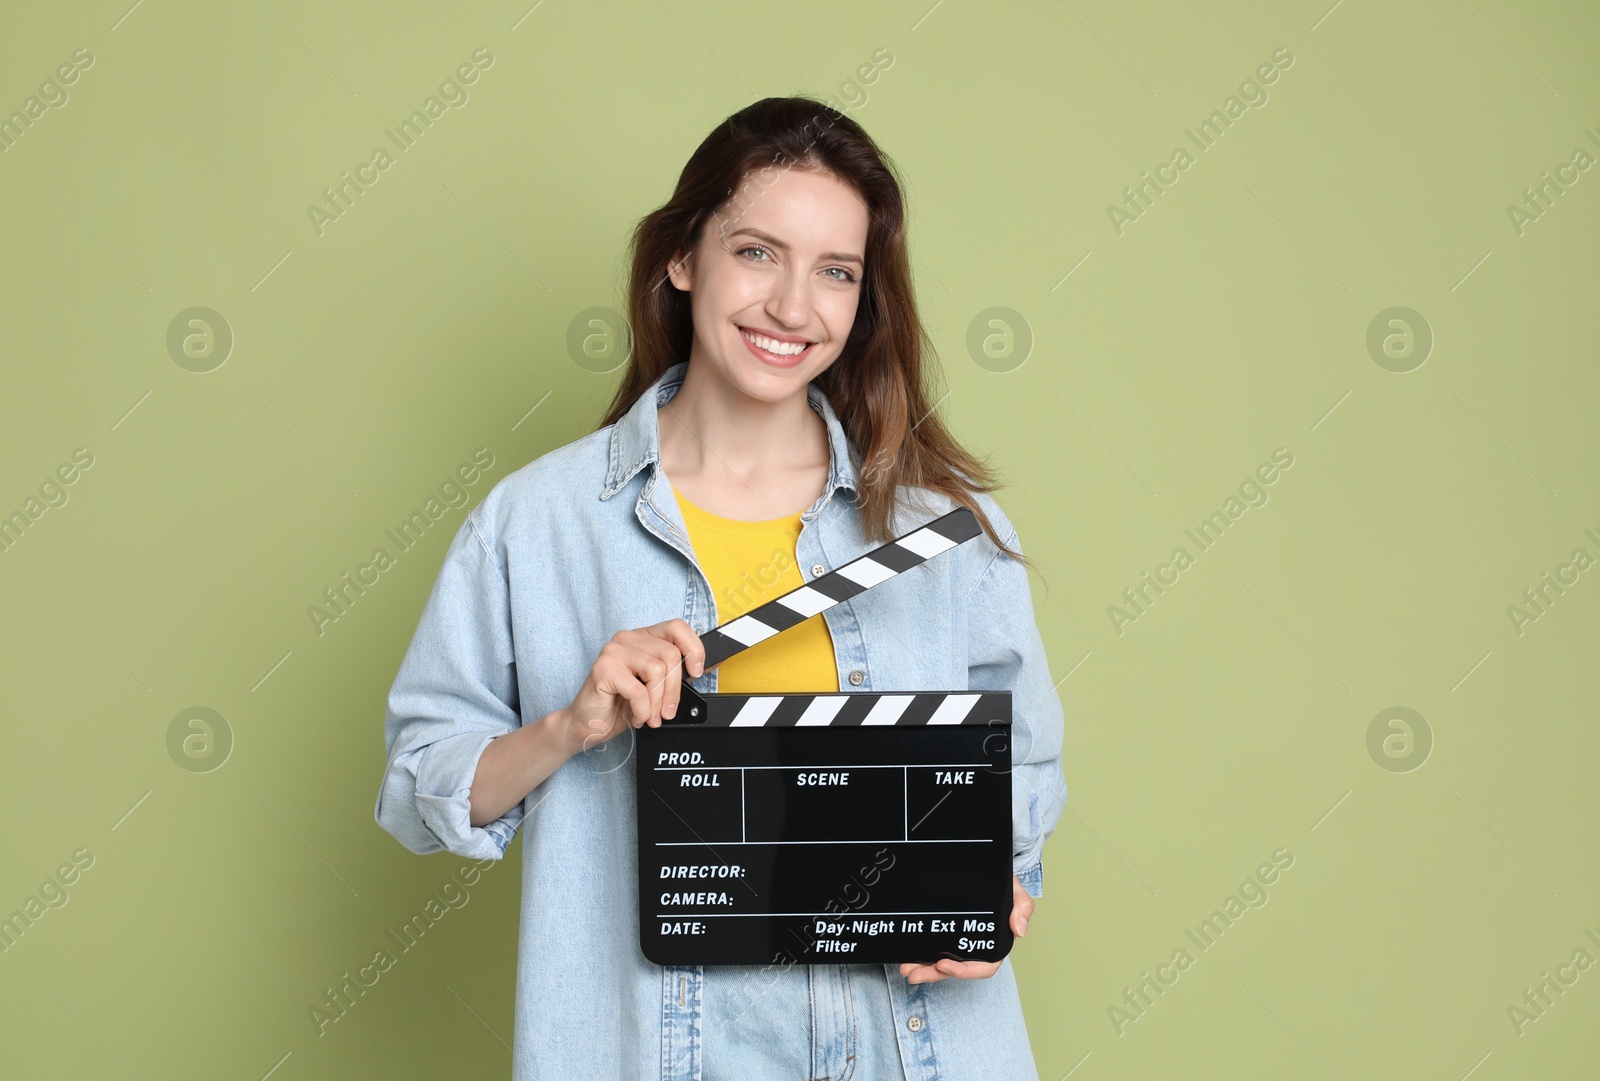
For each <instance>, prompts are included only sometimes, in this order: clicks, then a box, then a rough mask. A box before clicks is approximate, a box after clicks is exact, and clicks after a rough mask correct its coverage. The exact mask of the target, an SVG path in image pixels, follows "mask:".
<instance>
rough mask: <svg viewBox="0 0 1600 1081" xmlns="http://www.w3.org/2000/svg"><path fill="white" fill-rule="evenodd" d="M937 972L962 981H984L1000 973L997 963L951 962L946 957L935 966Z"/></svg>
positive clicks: (998, 963)
mask: <svg viewBox="0 0 1600 1081" xmlns="http://www.w3.org/2000/svg"><path fill="white" fill-rule="evenodd" d="M937 968H938V970H939V971H940V972H941V973H943V974H944V975H946V976H954V977H956V978H957V979H962V980H985V979H988V978H989V977H990V976H993V975H994V974H995V973H996V972H999V971H1000V962H998V961H952V960H951V959H950V958H948V957H946V958H943V959H941V960H940V961H939V962H938V965H937Z"/></svg>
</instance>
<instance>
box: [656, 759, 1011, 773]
mask: <svg viewBox="0 0 1600 1081" xmlns="http://www.w3.org/2000/svg"><path fill="white" fill-rule="evenodd" d="M993 764H994V763H992V762H926V763H924V762H913V763H912V764H911V765H909V766H906V765H902V764H901V763H899V762H871V763H867V764H865V765H856V766H852V765H843V766H840V765H835V764H834V763H832V762H825V763H822V764H821V765H816V766H793V765H783V766H651V767H650V768H651V769H664V770H671V771H672V772H673V773H727V772H729V771H730V770H736V769H739V770H744V769H798V770H807V769H976V768H978V767H980V766H982V767H985V768H987V767H988V766H991V765H993Z"/></svg>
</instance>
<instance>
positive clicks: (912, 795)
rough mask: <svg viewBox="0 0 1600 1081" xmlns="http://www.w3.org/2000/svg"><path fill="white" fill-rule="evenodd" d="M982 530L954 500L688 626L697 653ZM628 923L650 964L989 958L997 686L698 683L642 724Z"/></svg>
mask: <svg viewBox="0 0 1600 1081" xmlns="http://www.w3.org/2000/svg"><path fill="white" fill-rule="evenodd" d="M980 532H981V529H980V526H979V525H978V522H977V519H976V518H975V517H974V515H973V513H972V512H971V511H970V510H968V509H967V508H965V507H962V508H960V509H958V510H955V511H952V512H950V513H949V514H946V515H944V516H943V517H941V518H937V519H935V520H934V521H932V522H929V523H928V524H927V525H925V526H923V527H922V528H920V529H917V530H914V531H913V532H911V533H907V534H906V535H904V536H902V537H898V538H896V539H895V540H893V541H891V542H890V543H888V544H885V545H883V546H881V547H879V548H876V549H873V550H872V551H870V552H868V553H867V554H865V555H863V556H861V557H860V558H858V559H856V560H854V561H852V562H850V563H848V564H846V565H845V566H842V567H840V568H838V569H837V570H835V571H833V572H831V573H829V574H825V575H823V576H822V577H820V578H817V579H815V580H814V581H812V582H811V583H810V584H809V585H805V586H802V587H800V588H799V589H795V590H791V591H790V592H788V593H785V594H784V595H783V596H781V597H779V598H777V599H776V600H773V601H770V602H768V603H766V604H763V605H760V606H759V607H757V608H755V609H753V610H751V611H750V612H748V613H746V614H745V615H742V616H740V617H739V618H738V619H734V620H731V621H729V622H727V623H723V624H721V625H719V626H718V627H716V628H715V629H713V630H710V631H707V632H706V633H705V634H704V635H702V636H701V642H702V643H703V644H704V646H705V649H706V662H705V667H706V668H707V669H709V668H711V666H713V665H715V664H719V663H721V662H722V661H724V660H727V659H728V658H729V657H731V656H733V655H734V654H736V653H738V652H740V651H741V650H744V649H748V648H749V647H751V646H753V645H755V644H756V643H758V642H762V641H765V640H766V639H767V638H770V637H772V636H773V635H775V634H781V633H782V632H783V631H785V630H787V629H788V628H790V627H792V626H794V625H796V624H798V623H800V622H801V621H802V620H805V619H807V618H809V617H811V616H814V615H816V614H817V613H818V612H821V611H824V610H826V609H828V608H830V607H832V606H833V605H835V604H838V603H840V602H841V601H847V600H851V599H852V598H854V597H856V596H858V595H859V594H861V593H863V592H864V591H866V590H868V589H870V588H872V587H873V586H875V585H878V584H879V583H881V582H884V581H887V580H888V579H890V578H893V577H894V576H896V575H898V574H900V573H902V572H904V571H907V570H910V569H911V568H912V567H915V566H917V565H918V564H920V563H923V562H924V561H926V560H928V559H931V558H933V557H934V556H936V555H938V554H940V553H941V552H945V551H947V550H949V549H951V548H954V547H955V546H956V545H958V544H961V543H962V542H964V541H967V540H970V539H972V538H973V537H975V536H977V535H978V534H979V533H980ZM637 738H638V743H637V750H638V761H637V763H636V768H637V774H636V776H637V794H638V823H639V942H640V946H641V948H642V949H643V951H644V955H645V957H647V958H648V959H649V960H651V961H653V962H655V963H656V964H660V965H715V964H725V965H733V964H738V965H764V964H770V963H778V962H783V961H785V960H787V961H791V962H798V963H803V964H896V963H901V962H906V961H914V962H918V963H929V964H931V963H932V962H933V961H935V960H937V959H938V958H941V957H952V958H955V959H957V960H979V961H998V960H1000V959H1001V958H1003V957H1004V956H1005V955H1006V953H1007V952H1008V951H1009V950H1010V949H1011V942H1012V935H1011V930H1010V917H1011V692H1010V691H1009V690H1001V691H987V690H979V691H974V690H962V691H935V690H928V691H924V690H916V691H894V692H884V693H869V692H854V693H840V694H761V695H743V694H704V695H702V694H699V693H697V692H696V691H695V690H694V689H693V688H691V687H690V686H689V684H688V681H687V679H685V680H684V682H683V684H682V697H681V700H680V702H679V705H678V710H677V713H676V715H675V716H674V717H672V718H669V719H667V720H665V721H664V722H663V724H662V725H661V727H659V728H651V727H649V726H645V727H643V728H640V729H638V730H637Z"/></svg>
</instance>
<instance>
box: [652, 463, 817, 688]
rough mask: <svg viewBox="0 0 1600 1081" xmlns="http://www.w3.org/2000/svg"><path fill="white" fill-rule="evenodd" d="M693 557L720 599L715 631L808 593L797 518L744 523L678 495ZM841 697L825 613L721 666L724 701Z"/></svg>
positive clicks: (789, 517)
mask: <svg viewBox="0 0 1600 1081" xmlns="http://www.w3.org/2000/svg"><path fill="white" fill-rule="evenodd" d="M673 495H675V496H677V499H678V508H679V509H680V510H681V511H682V512H683V521H684V524H685V525H687V526H688V527H689V541H690V543H691V544H693V545H694V554H695V557H696V558H697V559H698V560H699V562H700V568H701V569H702V570H704V571H705V572H706V577H707V578H708V579H709V580H710V582H711V589H712V592H713V594H714V596H715V599H716V605H717V624H718V625H720V624H723V623H727V622H729V621H730V620H734V619H737V618H739V617H740V616H742V615H744V614H745V613H746V612H748V611H750V610H751V609H752V608H758V607H760V606H761V605H763V604H766V603H767V602H768V601H771V600H776V599H777V598H779V597H781V596H783V595H784V594H785V593H787V592H789V591H790V590H791V589H799V588H800V587H801V586H803V585H805V584H806V583H805V579H804V578H802V577H801V575H800V567H799V565H798V564H797V563H796V562H795V543H796V542H797V541H798V540H799V538H800V515H799V514H791V515H788V516H787V517H784V518H773V519H770V520H768V521H764V522H741V521H738V520H736V519H733V518H723V517H720V516H719V515H715V514H712V513H710V512H709V511H704V510H701V509H700V508H699V507H697V506H695V505H694V504H693V503H691V502H689V501H688V500H687V499H685V498H683V496H682V495H679V494H678V492H677V490H676V489H674V491H673ZM775 691H781V692H786V693H797V694H837V693H838V691H839V666H838V662H837V661H836V660H835V659H834V655H833V636H832V635H830V634H829V633H828V625H827V623H825V622H824V621H823V618H822V613H820V612H819V613H817V614H816V615H814V616H812V617H811V618H809V619H806V620H803V621H802V622H800V623H798V624H796V625H795V626H793V627H790V628H789V629H788V630H786V631H783V632H782V633H780V634H775V635H773V636H772V637H771V638H768V639H767V640H766V641H764V642H757V643H756V644H755V645H753V646H751V647H750V648H749V649H746V650H744V651H742V652H740V653H738V654H735V655H734V656H732V657H729V658H728V659H727V660H725V661H723V662H722V663H721V664H720V665H718V666H717V692H718V693H719V694H766V693H771V692H775Z"/></svg>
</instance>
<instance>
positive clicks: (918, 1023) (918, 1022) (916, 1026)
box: [906, 1017, 922, 1032]
mask: <svg viewBox="0 0 1600 1081" xmlns="http://www.w3.org/2000/svg"><path fill="white" fill-rule="evenodd" d="M906 1028H908V1029H910V1030H911V1031H912V1032H921V1031H922V1018H920V1017H908V1018H906Z"/></svg>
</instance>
